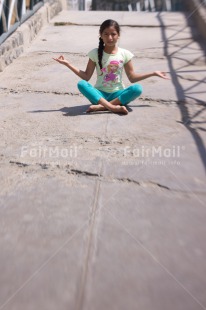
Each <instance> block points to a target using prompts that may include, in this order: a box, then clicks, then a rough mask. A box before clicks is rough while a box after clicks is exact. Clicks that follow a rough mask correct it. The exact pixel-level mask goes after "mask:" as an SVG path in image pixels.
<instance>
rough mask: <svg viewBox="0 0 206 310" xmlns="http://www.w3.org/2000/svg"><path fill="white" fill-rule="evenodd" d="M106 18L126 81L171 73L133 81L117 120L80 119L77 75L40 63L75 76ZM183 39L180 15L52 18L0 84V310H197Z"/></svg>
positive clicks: (201, 298) (199, 198)
mask: <svg viewBox="0 0 206 310" xmlns="http://www.w3.org/2000/svg"><path fill="white" fill-rule="evenodd" d="M105 17H106V18H114V19H116V20H117V21H118V22H119V23H120V25H122V33H121V40H120V46H121V47H124V48H127V49H129V50H131V51H132V52H133V53H134V55H135V58H134V64H135V68H136V70H137V71H140V72H147V71H154V70H163V71H168V72H170V75H171V81H166V80H161V79H157V78H151V79H148V80H145V81H142V83H141V84H142V85H143V88H144V93H143V95H142V96H141V98H140V99H138V100H136V101H135V102H133V103H132V104H130V108H129V111H130V113H129V114H128V115H127V116H120V115H115V114H112V113H110V112H105V113H94V114H85V110H86V109H87V107H88V105H89V104H88V102H87V100H85V99H84V98H83V97H82V96H81V95H80V94H79V92H78V89H77V87H76V84H77V82H78V80H79V79H78V77H76V76H75V75H74V74H73V73H72V72H70V71H69V70H67V69H66V68H65V67H63V66H61V65H59V64H57V63H56V62H54V61H53V60H52V57H55V56H58V55H59V54H64V55H65V57H66V58H68V59H70V60H71V62H72V63H73V64H74V65H76V66H78V67H79V68H82V69H84V68H85V65H86V63H87V52H88V51H89V50H90V49H92V48H94V47H95V46H97V44H98V28H99V26H98V25H99V24H100V23H101V22H102V21H103V20H104V19H105ZM194 38H197V33H196V31H195V29H194V28H193V27H191V28H189V27H188V26H187V20H186V19H185V17H184V15H183V14H181V13H161V14H158V13H150V14H149V13H137V12H107V16H105V12H77V11H70V12H69V11H62V12H61V13H60V14H59V15H58V16H56V17H55V18H54V19H52V20H51V21H50V24H49V25H48V26H45V27H44V28H43V29H42V30H41V32H40V33H39V35H38V37H37V38H36V39H35V41H34V42H33V43H32V45H31V46H30V48H28V50H27V51H26V52H24V53H23V54H22V55H21V56H20V57H19V58H18V59H17V60H16V61H15V62H14V63H13V64H11V65H10V66H8V67H7V68H6V69H5V70H4V71H3V72H1V73H0V108H1V113H0V118H1V139H0V145H1V154H0V159H1V160H0V165H1V172H0V173H1V178H0V188H1V197H0V204H1V209H0V212H1V217H0V218H1V225H0V232H1V234H0V236H1V237H0V248H1V256H0V257H1V258H0V274H1V278H0V284H1V285H0V286H1V291H0V301H1V303H0V309H5V310H7V309H9V310H14V309H15V310H16V309H17V310H20V309H21V310H22V309H23V310H24V309H27V310H33V309H35V310H36V309H43V310H53V309H55V310H56V309H59V310H64V309H72V310H73V309H74V310H80V309H81V310H82V309H83V310H87V309H88V310H97V309H98V310H104V309H110V310H115V309H118V310H125V309H128V310H137V309H138V310H139V309H140V310H163V309H164V310H165V309H166V310H170V309H176V310H180V309H181V310H182V309H187V310H193V309H196V310H199V309H206V298H205V286H206V280H205V269H206V263H205V254H206V246H205V234H206V226H205V216H206V208H205V204H206V189H205V167H206V150H205V136H206V134H205V131H206V127H205V71H206V65H205V52H204V51H203V50H202V48H201V43H199V42H198V41H195V40H194ZM91 82H92V83H94V82H95V78H94V77H93V78H92V80H91ZM125 84H126V85H129V82H128V81H127V79H126V77H125Z"/></svg>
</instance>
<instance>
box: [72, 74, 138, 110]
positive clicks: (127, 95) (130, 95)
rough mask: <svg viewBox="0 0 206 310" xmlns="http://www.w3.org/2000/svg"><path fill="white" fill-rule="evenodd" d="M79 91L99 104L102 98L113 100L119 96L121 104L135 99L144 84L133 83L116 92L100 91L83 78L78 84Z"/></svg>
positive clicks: (92, 101) (93, 102)
mask: <svg viewBox="0 0 206 310" xmlns="http://www.w3.org/2000/svg"><path fill="white" fill-rule="evenodd" d="M77 86H78V89H79V91H80V92H81V93H82V94H83V95H84V96H85V97H86V98H87V99H88V100H89V101H90V102H91V103H92V104H97V103H98V101H99V100H100V99H101V98H104V99H106V100H107V101H109V102H110V101H111V100H113V99H115V98H118V99H119V101H120V102H121V105H127V104H128V103H129V102H131V101H133V100H135V99H136V98H137V97H139V96H140V95H141V93H142V86H141V85H139V84H134V85H131V86H129V87H127V88H125V89H121V90H118V91H116V92H114V93H106V92H104V91H100V90H98V89H96V88H95V87H94V86H92V85H91V84H90V83H88V82H87V81H85V80H81V81H79V82H78V84H77Z"/></svg>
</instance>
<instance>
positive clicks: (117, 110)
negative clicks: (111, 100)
mask: <svg viewBox="0 0 206 310" xmlns="http://www.w3.org/2000/svg"><path fill="white" fill-rule="evenodd" d="M112 112H114V113H120V114H128V111H127V108H126V107H125V106H123V105H116V106H114V107H113V108H112Z"/></svg>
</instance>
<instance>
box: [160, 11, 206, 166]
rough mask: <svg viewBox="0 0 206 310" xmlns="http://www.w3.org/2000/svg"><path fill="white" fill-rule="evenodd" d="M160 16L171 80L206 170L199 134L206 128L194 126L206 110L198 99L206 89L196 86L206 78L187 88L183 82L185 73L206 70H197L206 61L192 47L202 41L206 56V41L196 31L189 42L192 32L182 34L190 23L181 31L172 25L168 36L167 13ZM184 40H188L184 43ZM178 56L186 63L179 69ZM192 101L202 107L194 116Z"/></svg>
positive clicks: (202, 48)
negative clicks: (198, 64)
mask: <svg viewBox="0 0 206 310" xmlns="http://www.w3.org/2000/svg"><path fill="white" fill-rule="evenodd" d="M157 19H158V21H159V23H160V26H161V31H162V40H163V42H164V55H165V56H166V57H167V61H168V66H169V70H170V73H171V81H172V83H173V85H174V87H175V91H176V95H177V98H178V102H179V104H178V108H179V110H180V113H181V123H182V125H184V126H185V128H187V130H189V132H190V133H191V135H192V137H193V139H194V141H195V144H196V146H197V149H198V152H199V155H200V158H201V160H202V163H203V165H204V168H205V170H206V148H205V145H204V142H203V139H202V138H201V136H200V134H199V133H198V130H201V131H205V128H202V127H201V129H200V128H199V127H196V128H194V127H192V125H193V126H194V125H195V123H196V122H195V120H194V119H195V118H196V117H197V116H200V115H201V114H203V112H204V111H205V110H206V101H203V100H200V99H198V98H197V97H198V94H201V93H202V92H200V91H198V90H197V89H196V88H197V87H198V86H202V85H204V84H206V77H204V78H199V79H198V78H197V79H196V78H195V79H194V80H190V81H194V83H193V85H192V86H190V87H186V88H184V87H183V85H182V84H181V79H182V76H181V74H182V73H198V72H201V73H202V72H205V70H199V69H198V70H197V63H198V61H199V62H202V61H203V60H202V59H201V58H202V56H200V57H197V49H196V48H195V47H194V46H191V45H192V44H193V43H194V41H196V43H198V44H199V46H200V49H201V50H203V51H204V56H205V55H206V52H205V44H203V43H202V42H201V41H200V42H199V40H198V41H197V34H195V33H194V30H193V31H192V38H191V40H190V42H189V43H188V33H185V38H184V37H183V36H182V35H183V34H184V29H185V28H186V27H188V26H186V27H185V28H183V29H180V30H178V31H177V30H176V29H173V28H172V29H170V30H174V34H173V35H172V36H168V35H167V29H168V28H166V27H165V23H164V16H162V15H161V13H159V14H158V15H157ZM178 34H181V36H180V37H178ZM184 40H185V41H186V42H187V43H184ZM174 47H175V48H176V50H175V51H174V52H172V53H171V52H170V48H173V49H174ZM186 49H187V50H186ZM188 51H189V53H188ZM178 53H179V54H178ZM187 55H189V56H190V57H189V59H187ZM191 57H192V59H191ZM176 59H177V60H182V61H184V63H185V65H183V66H181V67H179V68H175V66H174V60H176ZM205 60H206V58H205V57H204V62H205ZM194 65H196V67H195V68H194V69H195V70H191V66H194ZM201 84H202V85H201ZM204 87H205V86H204ZM191 101H192V102H194V104H195V105H196V107H197V108H198V112H196V113H194V114H193V115H192V113H190V111H189V106H187V104H188V103H189V102H191ZM202 123H206V122H202Z"/></svg>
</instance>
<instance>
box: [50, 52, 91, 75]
mask: <svg viewBox="0 0 206 310" xmlns="http://www.w3.org/2000/svg"><path fill="white" fill-rule="evenodd" d="M53 59H54V60H56V61H57V62H59V63H60V64H62V65H65V66H66V67H68V68H69V69H70V70H71V71H73V72H74V73H75V74H76V75H78V76H79V77H80V78H81V79H82V80H85V81H89V80H90V78H91V77H92V74H93V73H94V69H95V66H96V64H95V62H93V61H92V60H91V59H89V61H88V63H87V67H86V70H85V71H82V70H79V69H77V68H76V67H74V66H73V65H71V64H70V63H69V62H68V61H67V60H66V59H64V56H59V57H58V58H53Z"/></svg>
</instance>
